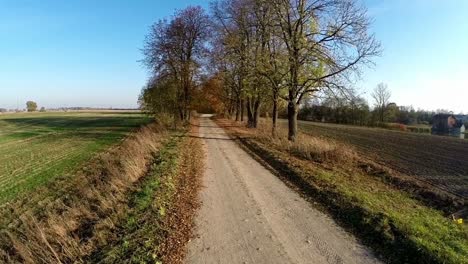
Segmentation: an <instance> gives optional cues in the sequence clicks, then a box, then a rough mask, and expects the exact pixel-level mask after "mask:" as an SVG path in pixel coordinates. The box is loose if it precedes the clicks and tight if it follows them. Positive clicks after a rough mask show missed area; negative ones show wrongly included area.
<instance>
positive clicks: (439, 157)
mask: <svg viewBox="0 0 468 264" xmlns="http://www.w3.org/2000/svg"><path fill="white" fill-rule="evenodd" d="M299 128H300V129H301V130H302V131H304V132H306V133H308V134H310V135H313V136H319V137H325V138H331V139H334V140H338V141H341V142H345V143H348V144H350V145H352V146H354V147H355V148H356V150H357V151H359V152H360V153H361V154H362V155H364V156H367V157H369V158H371V159H372V160H374V161H376V162H377V163H379V164H381V165H384V166H387V167H390V168H392V169H394V170H396V171H398V172H400V173H403V174H406V175H409V176H412V177H415V178H417V179H418V180H421V181H425V182H427V183H430V184H432V185H433V186H434V187H436V188H440V189H442V190H444V191H447V192H450V193H453V194H455V195H458V196H460V197H462V198H465V199H466V198H468V140H461V139H456V138H449V137H441V136H431V135H424V134H413V133H408V132H399V131H390V130H384V129H371V128H365V127H353V126H343V125H332V124H321V123H312V122H304V121H302V122H299Z"/></svg>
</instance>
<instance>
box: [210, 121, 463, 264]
mask: <svg viewBox="0 0 468 264" xmlns="http://www.w3.org/2000/svg"><path fill="white" fill-rule="evenodd" d="M217 122H218V124H219V125H221V126H223V127H224V128H225V130H227V131H228V132H229V133H230V134H231V136H233V137H235V138H237V139H238V142H239V143H240V144H241V146H243V147H244V149H246V150H247V151H248V152H250V153H251V154H252V155H253V156H254V157H256V159H258V160H260V161H261V162H263V163H264V164H265V165H266V166H267V167H269V168H270V169H271V170H272V171H273V172H275V174H276V175H278V176H279V177H280V178H281V179H283V180H284V181H285V182H286V183H287V184H289V185H290V186H292V187H293V188H295V189H297V190H298V191H300V192H301V193H302V194H303V195H304V196H305V197H307V198H309V200H310V201H311V202H312V203H313V204H315V205H316V206H319V207H320V208H322V209H323V210H325V211H326V212H328V213H329V214H330V215H332V216H333V217H334V219H335V220H337V221H338V222H340V223H341V224H342V225H343V226H345V227H346V228H348V229H349V230H350V231H351V232H353V233H355V234H356V235H357V236H358V237H359V238H361V239H362V241H363V242H364V243H365V244H367V245H369V246H370V247H371V248H373V249H374V250H375V251H376V252H377V253H378V254H380V255H382V256H383V258H384V259H386V260H388V262H391V263H468V259H467V258H466V256H468V229H467V227H466V225H463V224H457V223H456V222H454V221H452V220H451V219H449V218H448V217H447V216H446V215H444V213H443V212H442V211H440V210H436V209H434V208H433V207H430V206H428V205H426V204H425V203H424V202H423V201H421V200H418V199H416V198H415V197H414V196H413V195H411V194H410V193H408V192H407V191H405V190H402V189H400V188H398V187H397V186H395V185H394V184H391V183H389V182H387V181H386V180H385V179H384V178H382V177H377V176H376V175H373V174H372V173H367V172H366V170H363V169H362V168H360V167H359V165H360V164H359V162H356V161H359V160H360V157H359V156H358V154H356V152H354V151H352V150H350V149H348V148H347V146H345V145H342V144H338V143H336V142H334V141H331V140H323V139H320V138H317V137H311V136H308V135H305V134H300V135H299V137H298V138H297V141H296V142H295V143H291V142H288V141H287V137H286V135H285V131H283V130H282V129H279V130H278V135H277V137H271V129H270V128H269V127H266V126H261V127H260V128H259V129H257V130H250V129H246V128H244V126H243V125H241V124H238V123H235V122H232V121H230V120H226V119H220V120H217Z"/></svg>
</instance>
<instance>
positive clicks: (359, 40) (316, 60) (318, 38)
mask: <svg viewBox="0 0 468 264" xmlns="http://www.w3.org/2000/svg"><path fill="white" fill-rule="evenodd" d="M271 5H272V6H273V8H274V10H275V15H276V19H275V21H276V23H277V26H278V27H279V28H280V31H281V33H280V35H279V37H280V38H281V39H282V41H283V43H284V46H285V48H286V50H287V52H288V56H289V59H288V65H287V66H288V80H287V83H286V84H287V87H288V94H287V96H286V98H285V99H287V101H288V121H289V129H288V130H289V133H288V134H289V135H288V138H289V140H291V141H294V140H295V138H296V134H297V114H298V109H299V105H300V103H301V101H302V99H303V98H304V97H306V96H308V95H311V94H314V93H316V92H318V91H320V90H323V89H326V88H328V89H338V90H344V89H346V86H345V84H346V83H347V82H349V81H352V79H353V77H355V76H359V69H360V67H362V66H363V65H367V64H370V63H372V62H371V61H370V59H371V58H372V57H373V56H376V55H378V54H379V53H380V44H379V43H378V42H377V41H376V40H375V38H374V36H373V35H370V34H369V33H368V29H369V25H370V20H369V18H368V17H367V10H366V9H365V8H364V7H362V6H359V5H358V4H357V1H355V0H314V1H312V0H273V1H271Z"/></svg>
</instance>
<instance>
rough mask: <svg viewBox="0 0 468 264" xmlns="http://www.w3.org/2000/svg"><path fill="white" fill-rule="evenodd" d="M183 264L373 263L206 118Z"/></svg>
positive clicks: (328, 221)
mask: <svg viewBox="0 0 468 264" xmlns="http://www.w3.org/2000/svg"><path fill="white" fill-rule="evenodd" d="M200 126H201V127H200V137H202V138H203V140H204V144H205V147H206V151H207V161H206V162H207V163H206V166H207V168H206V171H205V175H204V179H203V185H204V188H203V189H202V191H201V201H202V207H201V209H200V211H199V212H198V215H197V218H196V226H197V227H196V230H195V234H196V238H195V239H193V240H192V241H190V243H189V249H188V250H189V252H188V256H187V263H255V264H262V263H268V264H272V263H282V264H284V263H378V262H379V261H378V260H377V259H376V258H375V257H373V256H372V254H371V253H370V252H369V250H368V249H366V248H365V247H364V246H362V245H360V244H359V243H358V242H357V241H356V240H355V239H354V238H353V237H352V236H351V235H350V234H348V233H346V232H345V231H344V230H342V229H341V228H340V227H338V226H337V225H336V224H335V223H334V222H333V220H332V219H331V218H329V217H328V216H326V215H325V214H323V213H322V212H320V211H318V210H316V209H314V208H313V207H312V206H311V205H310V203H308V202H307V201H305V200H304V199H302V198H301V197H300V195H299V194H297V193H296V192H294V191H293V190H291V189H289V188H288V187H287V186H286V185H285V184H284V183H283V182H282V181H281V180H279V179H278V178H277V177H276V176H274V175H273V174H272V173H271V172H270V171H268V170H267V169H265V168H264V167H263V166H262V165H260V164H259V163H258V162H257V161H255V160H254V159H253V158H252V157H250V156H249V155H248V154H247V153H245V152H244V151H243V150H242V149H241V148H240V147H239V146H238V145H237V144H236V143H235V142H233V141H232V140H230V139H229V137H228V136H227V135H226V133H225V132H224V131H223V129H222V128H220V127H219V126H217V125H216V124H215V123H214V122H213V121H211V120H210V119H209V118H208V117H206V116H205V117H202V120H201V123H200Z"/></svg>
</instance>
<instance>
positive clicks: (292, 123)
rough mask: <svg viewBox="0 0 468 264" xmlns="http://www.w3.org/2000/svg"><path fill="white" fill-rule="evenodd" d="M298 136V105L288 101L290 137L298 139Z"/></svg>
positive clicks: (292, 139) (290, 138)
mask: <svg viewBox="0 0 468 264" xmlns="http://www.w3.org/2000/svg"><path fill="white" fill-rule="evenodd" d="M296 136H297V105H296V104H295V103H294V102H291V101H290V102H289V103H288V139H289V140H290V141H292V142H294V141H296Z"/></svg>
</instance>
